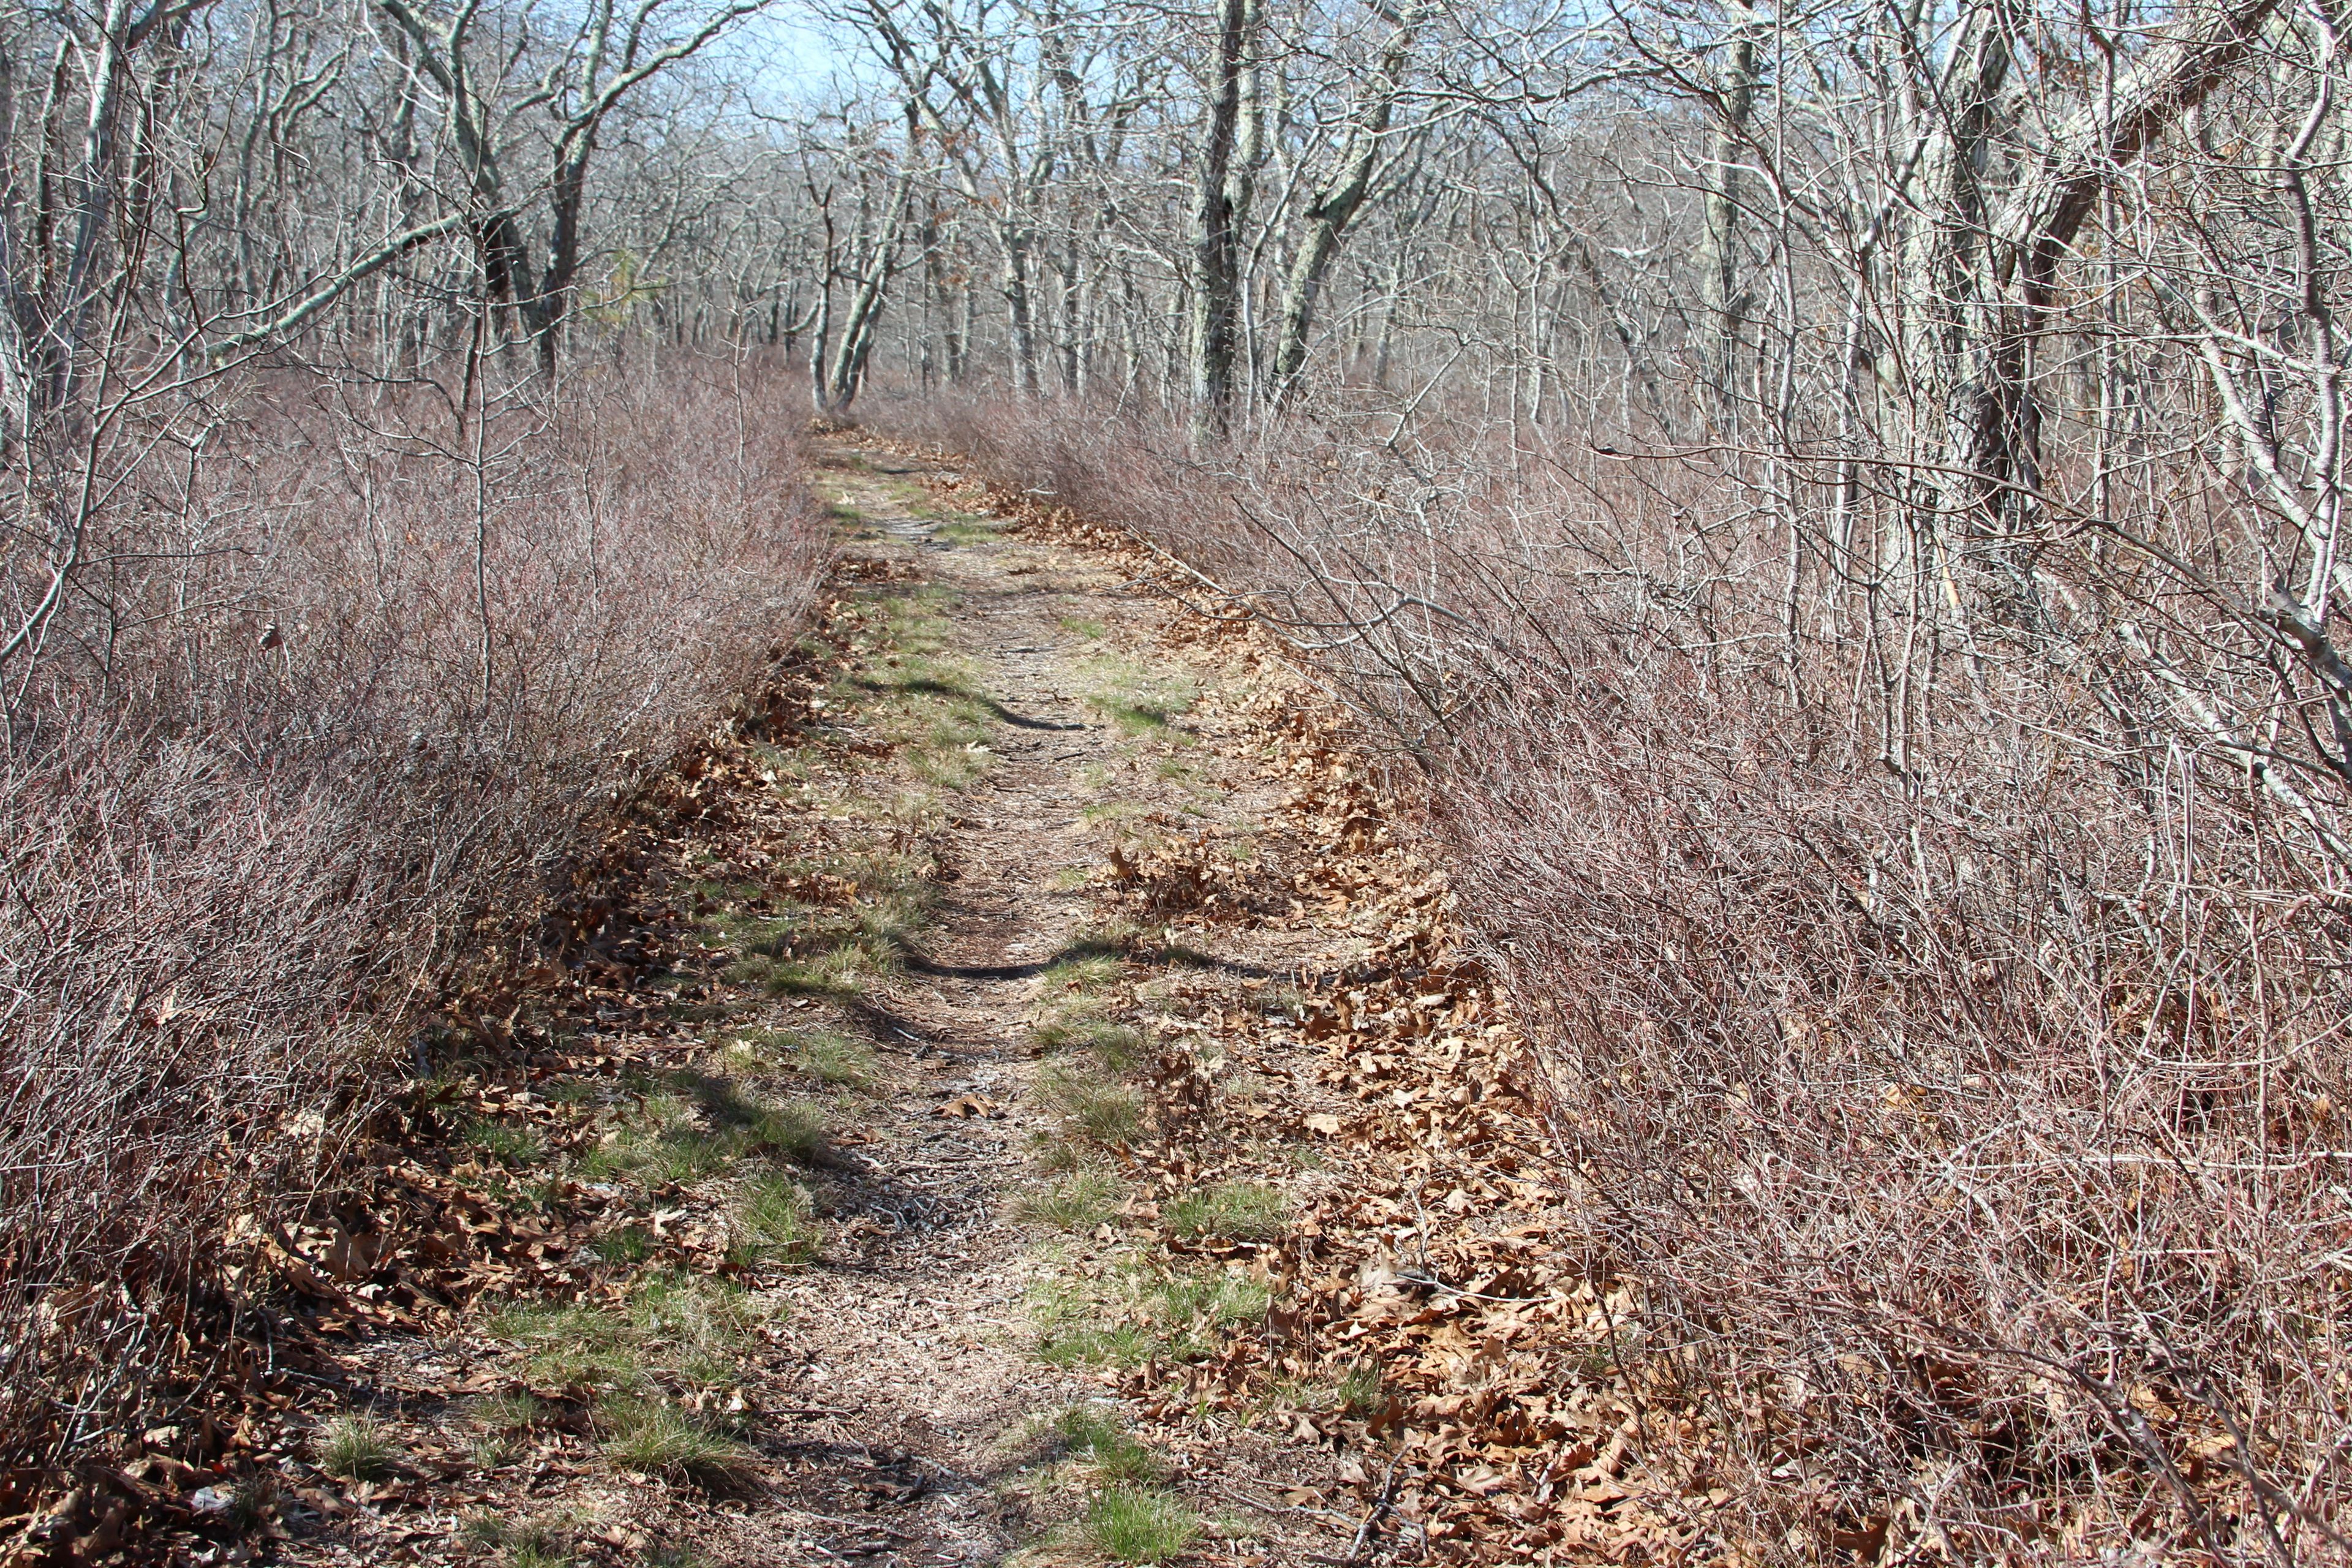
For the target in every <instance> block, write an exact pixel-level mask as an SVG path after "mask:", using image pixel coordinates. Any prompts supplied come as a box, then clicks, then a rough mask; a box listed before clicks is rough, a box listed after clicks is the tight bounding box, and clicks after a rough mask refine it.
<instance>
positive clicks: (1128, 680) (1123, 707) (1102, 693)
mask: <svg viewBox="0 0 2352 1568" xmlns="http://www.w3.org/2000/svg"><path fill="white" fill-rule="evenodd" d="M1081 668H1082V669H1083V670H1084V672H1085V673H1086V674H1087V676H1088V677H1089V678H1090V679H1091V681H1092V683H1093V687H1094V689H1092V690H1091V691H1089V692H1087V696H1086V703H1087V706H1088V707H1089V708H1092V709H1094V710H1095V711H1097V712H1098V713H1100V714H1102V715H1103V716H1104V717H1106V718H1108V720H1110V721H1111V722H1112V723H1113V724H1115V725H1117V726H1118V730H1119V732H1120V733H1121V734H1123V735H1127V736H1129V737H1133V736H1139V735H1152V734H1164V733H1166V732H1167V731H1169V730H1170V729H1171V726H1173V724H1174V723H1175V721H1177V720H1178V719H1179V718H1181V717H1182V716H1183V715H1184V714H1186V713H1188V712H1190V711H1192V704H1193V703H1195V702H1197V701H1199V700H1200V696H1201V692H1200V687H1199V685H1198V684H1197V683H1196V682H1195V681H1193V680H1192V678H1191V677H1189V676H1183V675H1155V674H1154V673H1153V672H1152V671H1151V670H1150V668H1148V667H1147V666H1145V665H1144V664H1142V663H1141V662H1140V661H1139V660H1137V659H1132V658H1125V657H1122V656H1119V655H1113V654H1098V655H1097V656H1096V657H1094V658H1089V659H1087V660H1086V661H1085V662H1084V663H1083V664H1082V666H1081Z"/></svg>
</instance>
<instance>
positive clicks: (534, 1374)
mask: <svg viewBox="0 0 2352 1568" xmlns="http://www.w3.org/2000/svg"><path fill="white" fill-rule="evenodd" d="M488 1329H489V1331H490V1333H491V1334H492V1335H493V1336H494V1337H496V1338H498V1339H501V1340H505V1341H507V1342H509V1343H510V1344H515V1345H520V1346H521V1347H522V1348H523V1349H524V1350H526V1351H527V1352H530V1361H529V1363H527V1368H528V1371H529V1373H530V1379H531V1381H532V1382H534V1383H538V1384H542V1385H544V1386H547V1387H551V1388H562V1389H570V1390H579V1391H581V1392H583V1393H588V1392H594V1391H598V1390H612V1389H619V1390H627V1389H635V1388H639V1387H642V1386H643V1385H644V1384H645V1381H646V1368H645V1362H644V1360H643V1358H641V1357H640V1356H639V1355H638V1353H637V1347H636V1345H635V1342H634V1336H633V1335H632V1334H631V1333H630V1331H629V1325H628V1323H627V1322H626V1321H625V1320H624V1319H622V1318H621V1317H620V1316H618V1315H617V1314H615V1313H613V1312H607V1311H604V1310H600V1309H598V1308H595V1307H583V1306H578V1305H566V1304H562V1303H559V1302H519V1303H517V1304H515V1305H512V1306H509V1307H504V1308H501V1309H500V1310H499V1311H497V1312H496V1313H493V1314H492V1315H491V1317H490V1321H489V1323H488Z"/></svg>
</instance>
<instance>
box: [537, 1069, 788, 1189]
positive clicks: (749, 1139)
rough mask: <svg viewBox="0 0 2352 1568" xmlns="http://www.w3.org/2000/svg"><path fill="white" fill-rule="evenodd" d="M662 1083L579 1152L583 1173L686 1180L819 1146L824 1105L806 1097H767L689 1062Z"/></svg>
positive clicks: (606, 1177) (600, 1178) (607, 1177)
mask: <svg viewBox="0 0 2352 1568" xmlns="http://www.w3.org/2000/svg"><path fill="white" fill-rule="evenodd" d="M667 1083H668V1087H667V1088H666V1089H660V1090H657V1091H655V1092H651V1093H647V1094H646V1095H645V1097H644V1098H643V1099H641V1100H638V1101H637V1103H636V1104H635V1106H634V1107H632V1108H630V1109H629V1110H626V1111H625V1112H624V1113H623V1114H622V1115H621V1116H620V1118H619V1125H617V1126H616V1127H614V1129H613V1130H612V1131H610V1132H608V1133H607V1134H606V1135H605V1137H604V1140H603V1142H600V1143H598V1144H597V1146H596V1147H595V1148H593V1149H592V1150H591V1151H589V1152H588V1153H587V1154H586V1155H585V1156H584V1157H583V1159H582V1160H581V1163H580V1169H579V1173H580V1174H581V1175H582V1176H583V1177H584V1178H586V1179H588V1180H591V1181H606V1180H611V1179H613V1178H614V1177H617V1176H635V1177H637V1178H638V1179H640V1180H643V1181H650V1182H656V1183H662V1182H667V1183H675V1184H677V1185H679V1186H687V1185H690V1184H693V1183H696V1182H698V1181H701V1180H702V1179H703V1178H704V1177H706V1176H709V1175H712V1174H714V1173H717V1172H719V1171H722V1170H724V1169H726V1168H727V1167H728V1166H729V1165H730V1164H733V1163H735V1162H736V1161H738V1160H740V1159H743V1158H745V1157H746V1156H750V1155H778V1156H782V1157H783V1158H786V1159H796V1160H805V1159H808V1158H809V1157H811V1156H812V1155H814V1153H815V1152H816V1151H817V1150H818V1149H819V1148H821V1147H822V1146H823V1145H824V1110H823V1108H822V1107H819V1106H817V1105H814V1104H813V1103H811V1102H810V1101H807V1100H787V1101H784V1102H782V1103H777V1102H772V1101H769V1100H762V1099H761V1098H759V1097H758V1096H756V1095H753V1094H750V1093H747V1092H745V1091H744V1090H743V1089H741V1088H740V1087H738V1086H737V1085H735V1084H734V1083H731V1082H730V1081H729V1080H728V1079H725V1078H723V1077H719V1076H718V1075H715V1074H711V1073H704V1072H697V1071H693V1070H691V1069H688V1070H686V1071H681V1072H677V1073H674V1074H672V1075H670V1077H669V1079H667Z"/></svg>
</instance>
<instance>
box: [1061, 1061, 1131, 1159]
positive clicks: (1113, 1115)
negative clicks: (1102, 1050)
mask: <svg viewBox="0 0 2352 1568" xmlns="http://www.w3.org/2000/svg"><path fill="white" fill-rule="evenodd" d="M1037 1098H1038V1099H1039V1100H1042V1101H1043V1102H1044V1103H1045V1107H1046V1109H1048V1110H1051V1111H1053V1112H1054V1114H1055V1116H1056V1117H1058V1118H1059V1119H1060V1121H1061V1123H1062V1131H1063V1132H1064V1133H1065V1134H1066V1135H1067V1136H1069V1137H1071V1138H1074V1139H1077V1140H1080V1141H1082V1142H1087V1143H1093V1144H1097V1145H1099V1146H1101V1147H1104V1148H1117V1147H1120V1146H1122V1145H1124V1144H1128V1143H1130V1142H1134V1140H1135V1135H1136V1132H1137V1131H1138V1130H1139V1128H1140V1127H1141V1126H1142V1123H1143V1097H1142V1096H1141V1095H1139V1094H1138V1093H1137V1092H1136V1091H1135V1090H1134V1089H1129V1088H1128V1087H1127V1086H1126V1085H1125V1084H1118V1083H1109V1082H1106V1081H1105V1080H1104V1079H1099V1078H1097V1077H1096V1076H1095V1075H1094V1074H1092V1073H1090V1072H1087V1071H1086V1070H1085V1069H1083V1068H1074V1067H1068V1066H1065V1065H1063V1064H1060V1063H1056V1064H1054V1065H1053V1066H1050V1067H1048V1068H1046V1069H1045V1071H1043V1072H1041V1073H1039V1074H1038V1075H1037Z"/></svg>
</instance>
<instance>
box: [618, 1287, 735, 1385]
mask: <svg viewBox="0 0 2352 1568" xmlns="http://www.w3.org/2000/svg"><path fill="white" fill-rule="evenodd" d="M762 1315H763V1314H762V1313H761V1309H760V1307H759V1304H758V1303H757V1302H755V1301H754V1300H752V1299H751V1292H750V1291H748V1290H745V1289H742V1288H741V1287H740V1286H738V1285H732V1284H730V1283H728V1282H727V1281H725V1280H722V1279H708V1278H706V1277H704V1276H702V1275H698V1274H656V1275H654V1276H652V1277H651V1278H649V1279H646V1280H645V1281H644V1282H643V1283H642V1284H640V1285H639V1286H638V1287H637V1289H636V1292H635V1294H634V1295H633V1296H631V1297H630V1299H629V1325H630V1328H631V1329H632V1331H634V1333H635V1338H636V1339H637V1341H638V1342H639V1343H640V1344H641V1345H642V1346H644V1348H645V1350H646V1352H647V1353H649V1354H651V1355H653V1356H654V1357H656V1359H657V1360H658V1362H659V1363H660V1364H661V1366H662V1367H663V1368H664V1369H665V1370H666V1371H667V1372H668V1373H671V1374H673V1375H675V1376H677V1377H678V1378H680V1379H682V1380H683V1381H685V1382H688V1383H691V1384H696V1385H698V1386H700V1387H705V1388H710V1387H719V1386H721V1385H724V1384H730V1383H733V1382H735V1381H736V1380H737V1378H738V1377H740V1375H741V1372H742V1364H741V1357H742V1353H743V1351H744V1349H745V1348H746V1346H747V1345H748V1344H749V1342H750V1340H751V1331H752V1328H753V1326H754V1325H755V1324H756V1323H757V1322H758V1321H760V1319H761V1316H762Z"/></svg>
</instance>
